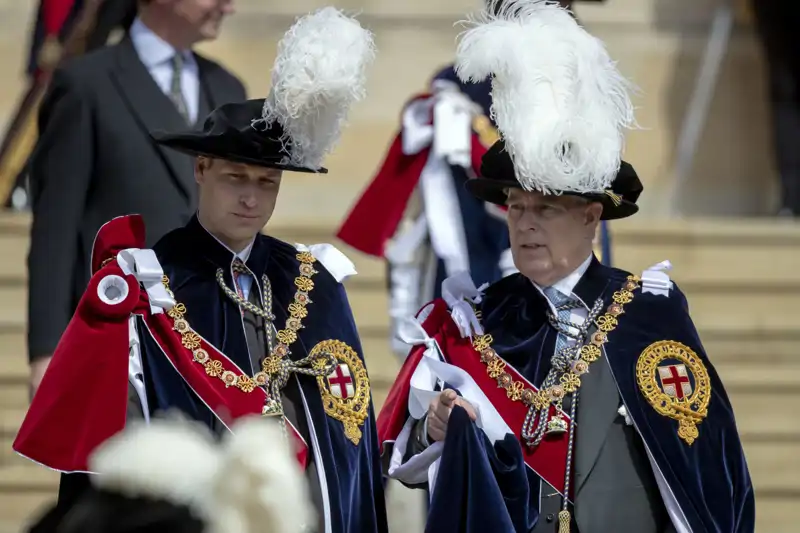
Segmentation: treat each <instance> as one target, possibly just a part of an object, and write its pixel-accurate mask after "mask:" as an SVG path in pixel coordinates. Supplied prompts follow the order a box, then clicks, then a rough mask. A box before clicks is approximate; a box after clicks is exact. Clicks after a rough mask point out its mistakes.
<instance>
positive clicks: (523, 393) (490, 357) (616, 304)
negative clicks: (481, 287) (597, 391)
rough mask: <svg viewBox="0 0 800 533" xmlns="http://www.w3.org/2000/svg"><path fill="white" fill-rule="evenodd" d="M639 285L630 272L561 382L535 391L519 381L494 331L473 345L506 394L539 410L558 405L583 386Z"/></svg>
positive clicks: (478, 338) (474, 340) (475, 341)
mask: <svg viewBox="0 0 800 533" xmlns="http://www.w3.org/2000/svg"><path fill="white" fill-rule="evenodd" d="M637 288H639V278H638V277H636V276H633V275H631V276H628V280H627V281H626V282H625V284H624V285H623V287H622V289H621V290H618V291H616V292H615V293H614V295H613V296H612V300H613V303H611V305H609V306H608V308H607V309H606V312H605V314H603V315H601V316H600V317H598V318H597V329H598V330H597V331H596V332H595V333H594V334H593V335H592V336H591V339H590V342H589V343H588V344H585V345H584V346H583V347H581V350H580V358H579V359H577V360H576V361H575V362H574V363H573V364H572V367H571V368H570V369H569V370H568V371H567V372H565V373H564V374H563V375H562V376H561V380H560V383H557V384H555V385H552V386H550V387H548V388H546V389H543V390H539V391H534V389H532V388H526V387H525V383H524V382H522V381H515V380H514V379H513V378H512V377H511V374H509V373H508V372H506V362H505V361H504V360H503V359H502V358H501V357H500V356H499V355H498V354H497V352H496V351H495V350H494V348H492V343H493V342H494V339H493V338H492V336H491V335H489V334H485V335H480V336H477V337H475V338H474V339H473V341H472V347H473V348H475V350H476V351H477V352H478V353H479V354H480V355H481V362H482V363H484V364H485V365H486V373H487V374H489V377H491V378H492V379H496V380H497V386H498V387H501V388H503V389H505V390H506V395H507V396H508V397H509V398H510V399H511V400H512V401H515V402H517V401H521V402H522V403H524V404H525V405H527V406H528V407H533V408H534V409H536V410H541V409H544V408H545V407H546V406H548V405H549V404H551V403H554V404H556V406H558V405H560V403H561V401H562V400H563V399H564V396H565V395H567V394H571V393H574V392H575V391H577V390H578V389H579V388H580V386H581V378H580V376H581V375H583V374H585V373H586V372H588V371H589V365H590V364H591V363H593V362H595V361H597V360H598V359H599V358H600V355H601V354H602V350H601V348H602V346H603V344H605V343H606V342H608V335H609V333H611V332H612V331H613V330H614V329H615V328H616V327H617V325H618V324H619V321H618V320H617V317H618V316H619V315H621V314H622V313H624V312H625V310H624V306H625V304H628V303H630V302H632V301H633V291H634V290H636V289H637Z"/></svg>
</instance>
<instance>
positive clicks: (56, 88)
mask: <svg viewBox="0 0 800 533" xmlns="http://www.w3.org/2000/svg"><path fill="white" fill-rule="evenodd" d="M197 62H198V67H199V74H200V86H201V98H200V102H201V103H200V113H199V115H200V116H201V117H204V116H205V115H206V114H207V113H208V112H209V111H210V110H211V109H213V108H215V107H217V106H219V105H221V104H224V103H228V102H234V101H241V100H244V99H245V98H246V93H245V89H244V86H243V85H242V83H241V82H240V81H239V80H238V79H237V78H236V77H235V76H234V75H232V74H231V73H229V72H227V71H226V70H225V69H224V68H223V67H221V66H220V65H218V64H217V63H214V62H213V61H210V60H208V59H205V58H203V57H201V56H197ZM201 120H202V119H201ZM188 127H189V126H188V125H187V124H186V123H185V121H184V120H183V119H182V118H181V116H180V115H179V114H178V112H177V110H176V109H175V107H174V105H173V104H172V102H171V101H170V100H169V99H168V97H167V96H165V95H164V94H163V93H162V92H161V90H160V89H159V88H158V86H157V85H156V83H155V81H153V79H152V77H151V76H150V73H149V72H148V71H147V69H146V68H145V66H144V65H143V64H142V62H141V61H140V59H139V56H138V55H137V54H136V50H135V49H134V47H133V44H132V42H131V41H130V39H128V38H126V39H123V40H122V41H121V42H120V43H119V44H117V45H114V46H109V47H105V48H101V49H98V50H96V51H94V52H91V53H89V54H86V55H84V56H80V57H77V58H75V59H73V60H71V61H69V62H67V63H66V64H65V65H64V66H63V67H61V68H59V69H58V70H57V71H56V73H55V74H54V77H53V80H52V82H51V85H50V87H49V90H48V93H47V95H46V96H45V97H44V100H43V101H42V105H41V108H40V112H39V131H40V137H39V141H38V144H37V146H36V149H35V151H34V153H33V156H32V159H31V165H30V182H31V193H32V194H31V196H32V210H33V225H32V228H31V245H30V252H29V256H28V270H29V304H28V324H29V330H28V351H29V357H30V358H31V359H34V358H37V357H40V356H43V355H47V354H51V353H52V352H53V350H54V349H55V347H56V344H57V343H58V340H59V338H60V337H61V334H62V333H63V331H64V329H65V328H66V326H67V324H68V323H69V320H70V318H71V317H72V313H73V312H74V309H75V307H76V305H77V302H78V301H79V300H80V297H81V295H82V294H83V291H84V289H85V287H86V284H87V282H88V280H89V277H90V262H89V261H90V254H91V249H92V245H93V242H94V238H95V235H96V233H97V230H98V229H99V228H100V226H102V225H103V224H104V223H105V222H107V221H109V220H110V219H112V218H114V217H117V216H121V215H127V214H132V213H138V214H141V215H142V216H143V217H144V221H145V224H146V228H147V245H148V246H149V245H152V244H153V243H155V242H156V241H157V240H158V239H159V238H160V237H161V236H162V235H164V234H165V233H167V232H168V231H170V230H172V229H174V228H176V227H178V226H181V225H183V224H184V223H185V222H186V221H188V219H189V217H190V216H191V214H192V213H193V212H194V210H195V208H196V202H197V192H196V185H195V181H194V166H193V161H192V158H191V157H189V156H187V155H183V154H180V153H178V152H175V151H173V150H170V149H166V148H161V147H159V146H157V145H156V144H155V143H154V142H153V141H152V140H151V139H150V137H149V132H152V131H154V130H181V129H186V128H188Z"/></svg>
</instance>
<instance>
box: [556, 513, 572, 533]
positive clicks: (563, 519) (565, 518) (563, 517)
mask: <svg viewBox="0 0 800 533" xmlns="http://www.w3.org/2000/svg"><path fill="white" fill-rule="evenodd" d="M569 522H570V514H569V511H560V512H559V513H558V533H569Z"/></svg>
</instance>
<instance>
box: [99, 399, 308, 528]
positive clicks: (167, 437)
mask: <svg viewBox="0 0 800 533" xmlns="http://www.w3.org/2000/svg"><path fill="white" fill-rule="evenodd" d="M231 431H232V433H230V434H228V435H226V437H225V438H224V440H223V442H222V445H220V444H218V443H217V442H215V441H214V438H213V437H212V435H211V433H210V431H209V430H208V429H207V428H206V426H204V425H202V424H199V423H196V422H193V421H188V420H186V419H185V418H184V417H182V416H181V415H178V414H176V415H174V416H170V417H169V418H167V419H153V420H152V421H151V422H150V423H149V424H144V423H133V424H131V425H130V426H128V427H126V429H125V431H123V432H121V433H119V434H117V435H115V436H114V437H112V438H111V439H109V440H108V441H106V442H105V443H103V444H102V445H101V446H100V447H98V449H97V450H96V451H95V452H94V453H93V454H92V456H91V457H90V460H89V461H90V468H91V469H92V471H93V472H96V473H97V475H96V476H92V478H93V479H92V481H93V483H94V484H95V485H96V486H98V487H100V488H103V489H104V490H107V491H110V492H115V493H117V494H121V495H124V496H128V497H137V496H147V497H151V498H156V499H162V500H166V501H169V502H172V503H176V504H182V505H186V506H187V507H189V508H190V509H192V510H193V512H194V514H196V515H197V516H198V517H199V518H201V519H202V520H204V521H205V522H206V524H207V526H208V531H209V533H261V532H264V531H276V532H277V531H280V532H281V533H300V532H301V531H303V528H304V527H306V526H314V525H315V524H316V516H315V512H314V510H313V507H312V506H311V503H310V498H309V495H308V488H307V485H306V480H305V477H304V476H303V473H302V472H301V471H300V467H299V465H298V464H297V460H296V459H295V457H294V455H293V453H292V450H291V449H290V446H289V443H288V442H287V440H286V438H285V437H284V435H283V432H282V430H281V429H280V427H279V426H278V423H277V421H275V420H274V419H268V418H263V417H261V416H253V417H247V418H242V419H239V420H238V421H237V422H236V423H235V424H233V425H232V427H231Z"/></svg>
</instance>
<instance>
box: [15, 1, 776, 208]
mask: <svg viewBox="0 0 800 533" xmlns="http://www.w3.org/2000/svg"><path fill="white" fill-rule="evenodd" d="M721 1H722V0H720V2H721ZM720 2H716V1H714V0H608V1H607V2H605V3H603V4H600V5H593V4H590V5H582V4H580V3H579V4H577V9H576V11H577V12H578V14H579V16H580V18H581V20H582V21H583V22H584V23H585V25H586V26H587V27H588V28H589V29H590V30H591V31H592V32H594V33H595V34H596V35H597V36H598V37H600V38H601V39H603V40H604V41H605V42H606V43H607V46H608V48H609V50H610V52H611V54H612V55H613V56H614V57H615V58H617V59H618V60H619V64H620V68H621V70H622V71H623V72H624V73H625V75H627V76H628V77H630V78H631V79H633V80H634V81H635V82H636V83H637V85H638V86H639V87H640V88H641V94H640V95H639V96H638V97H637V98H636V104H637V106H638V107H639V110H638V119H639V122H640V124H641V126H642V128H643V129H641V130H639V131H633V132H631V133H630V134H629V136H628V147H627V152H626V158H627V159H628V160H629V161H630V162H632V163H633V164H634V165H635V167H636V168H637V170H638V171H639V174H640V175H641V177H642V179H643V180H644V182H645V185H646V189H645V193H644V195H643V197H642V200H641V204H642V208H643V210H642V214H644V215H649V216H654V217H660V216H666V215H669V214H670V213H671V212H672V211H673V209H671V207H672V206H671V205H670V204H669V194H668V193H669V191H670V187H671V186H672V183H673V180H672V178H673V163H674V159H675V146H676V143H677V137H678V133H679V131H680V128H681V125H682V123H683V120H684V113H685V111H686V107H687V105H688V102H689V98H690V95H691V91H692V88H693V83H694V80H695V78H696V76H697V74H698V68H699V64H700V60H701V58H702V55H703V52H704V48H705V44H706V37H707V32H708V29H709V25H710V20H711V16H712V14H713V12H714V8H715V7H716V6H717V5H718V3H720ZM741 3H742V2H740V4H741ZM322 5H325V4H324V2H322V1H320V0H296V1H294V2H281V1H277V0H271V1H267V0H238V2H237V10H238V12H237V14H236V15H234V16H232V17H231V18H230V19H229V20H228V21H227V23H226V26H225V28H224V32H223V35H222V37H221V38H220V39H219V40H218V41H217V42H214V43H206V44H204V45H202V46H201V50H202V51H204V52H206V53H208V54H210V55H211V56H213V57H215V58H218V59H220V60H221V61H222V62H224V63H225V64H226V65H228V66H229V67H230V68H231V69H232V70H233V71H234V72H236V73H237V74H239V75H240V76H241V77H242V78H243V79H244V80H245V81H246V83H247V86H248V88H249V90H250V94H251V95H253V96H263V95H264V94H265V93H266V91H267V90H268V87H269V68H270V64H271V62H272V59H273V58H274V54H275V43H276V41H277V39H279V38H280V35H281V33H282V31H283V30H284V29H285V28H287V27H288V26H289V25H290V24H291V22H292V20H293V19H294V16H296V15H297V14H299V13H303V12H305V11H307V10H310V9H314V8H315V7H319V6H322ZM337 5H338V6H340V7H343V8H346V9H350V10H353V11H354V12H360V13H361V19H362V20H363V22H364V24H365V25H366V26H368V27H369V28H370V29H372V30H373V31H374V32H375V34H376V41H377V45H378V49H379V56H378V59H377V62H376V64H375V67H374V69H373V71H372V73H371V78H370V85H369V95H368V99H367V100H366V101H365V102H363V103H362V104H360V105H359V106H358V107H356V109H355V110H354V112H353V115H352V120H351V127H350V128H349V129H348V130H347V132H346V133H345V135H344V138H343V140H342V143H341V145H340V147H339V149H338V151H337V152H336V153H335V154H334V155H333V156H332V157H331V158H330V160H329V162H328V163H329V166H330V167H331V169H332V172H331V174H330V175H328V176H327V177H326V178H324V179H320V178H314V177H306V178H298V179H296V180H294V181H293V185H292V186H291V187H289V188H288V189H289V191H288V192H287V194H286V195H285V196H287V197H288V198H283V199H282V202H281V203H282V204H283V205H284V206H285V209H282V210H280V211H279V215H280V216H283V214H285V215H286V216H291V215H293V213H294V212H296V211H295V209H296V206H297V205H298V204H296V203H295V201H300V202H301V204H299V205H304V206H306V207H310V208H311V209H310V210H309V211H306V213H314V216H315V217H322V218H325V219H326V220H328V219H330V220H331V221H334V220H336V219H338V218H340V217H341V216H342V215H343V214H344V212H345V211H346V208H347V206H348V205H349V204H350V202H351V201H352V199H353V198H354V197H355V196H356V195H357V194H358V192H359V190H360V189H361V188H362V187H363V186H364V184H365V183H366V182H367V181H368V180H369V178H370V177H371V175H372V172H373V171H374V169H375V166H376V165H377V164H378V162H379V161H380V159H381V158H382V156H383V154H384V151H385V149H386V147H387V144H388V142H389V140H390V138H391V136H392V134H393V131H394V129H395V128H396V125H397V118H398V113H399V109H400V107H401V106H402V104H403V102H404V101H405V99H406V98H407V97H408V96H409V95H411V94H412V93H413V92H415V91H418V90H420V89H422V88H424V86H425V83H426V81H427V79H428V77H429V76H430V75H431V73H432V72H433V71H434V70H435V69H436V68H437V67H439V66H441V65H443V64H446V63H447V62H448V61H451V60H452V56H453V52H454V49H455V38H456V36H457V33H458V31H459V29H458V28H457V27H455V26H454V22H456V21H458V20H459V19H461V18H462V17H463V15H464V14H465V13H467V12H469V11H470V10H471V9H474V8H475V7H476V6H478V5H479V2H477V1H475V0H404V1H403V2H398V1H396V0H339V1H338V2H337ZM740 11H742V10H741V9H740ZM32 13H33V7H32V2H30V1H26V2H23V1H21V0H0V69H2V72H4V74H5V75H4V76H3V78H2V81H0V121H3V122H4V121H5V119H7V118H8V116H9V113H10V112H11V109H12V108H13V106H14V105H15V102H16V101H17V99H18V98H19V95H20V93H21V91H22V87H23V82H22V76H21V72H22V68H23V61H24V60H25V53H26V50H27V48H26V47H27V33H26V32H27V29H28V25H29V23H30V18H31V16H32ZM763 78H764V69H763V64H762V61H761V50H760V47H759V46H758V42H757V40H756V38H755V36H754V35H753V32H752V30H751V29H750V27H749V25H748V24H742V25H739V26H737V28H736V29H735V32H734V35H733V38H732V40H731V43H730V48H729V51H728V54H727V57H726V59H725V61H724V64H723V67H722V69H721V74H720V80H719V85H718V87H717V90H716V92H715V96H714V98H713V103H712V106H711V110H710V115H709V120H708V123H707V125H706V127H705V129H704V131H703V135H702V138H701V141H700V144H699V146H698V151H697V156H696V161H695V165H694V167H693V171H692V174H691V176H690V177H689V179H688V180H687V186H686V187H685V188H684V190H682V191H681V193H680V194H679V196H678V197H677V198H676V199H675V204H676V206H677V207H678V211H679V212H681V213H683V214H685V215H689V216H692V215H712V216H714V215H760V214H766V213H768V212H770V211H771V210H772V209H773V208H774V206H775V201H776V193H777V186H776V180H775V175H774V170H773V168H772V167H773V165H772V156H771V151H770V150H771V147H770V138H769V137H770V136H769V128H768V113H767V111H768V108H767V106H766V103H765V100H764V98H765V95H764V90H763V86H764V83H763ZM331 194H335V195H336V196H335V197H336V198H338V199H341V201H338V202H331V198H332V197H331ZM287 204H290V205H291V206H292V207H289V206H288V205H287ZM287 209H288V211H287Z"/></svg>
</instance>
